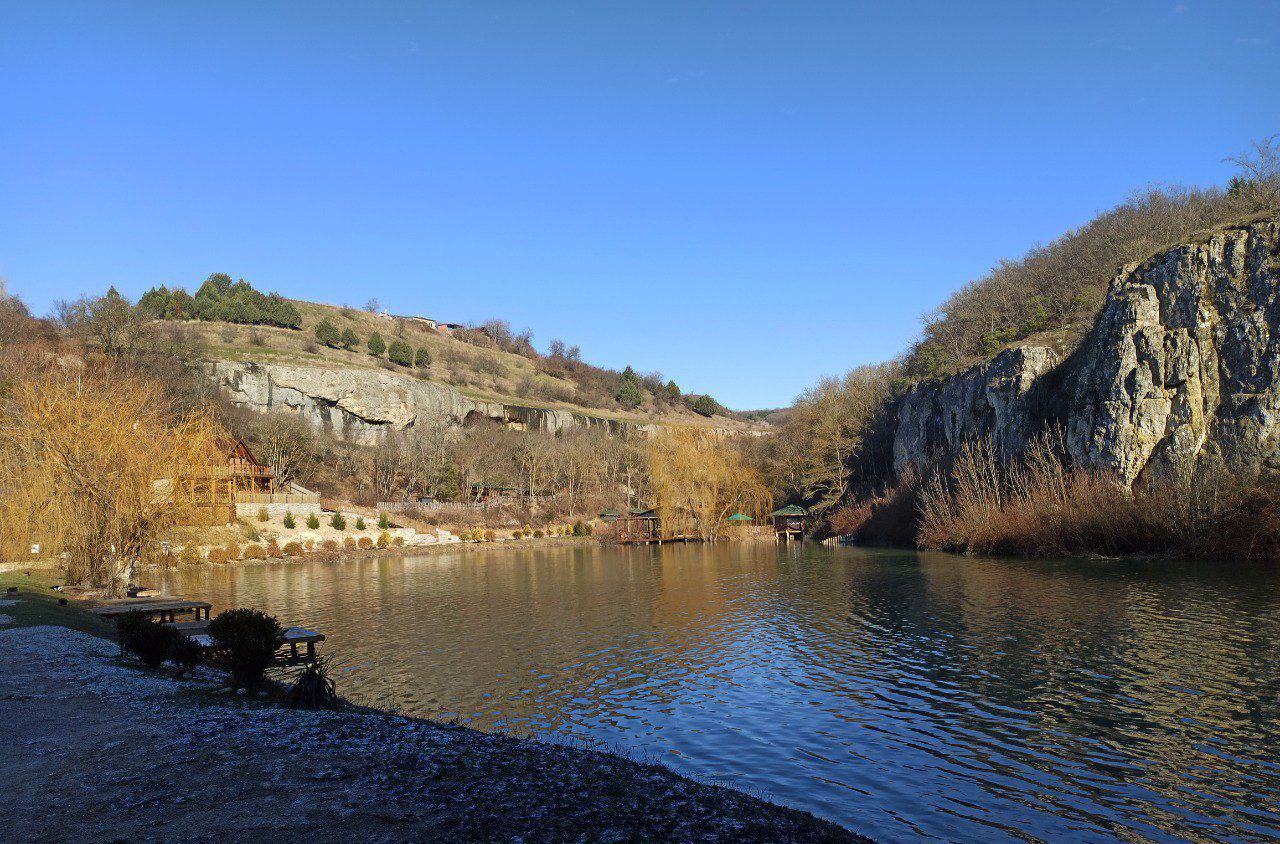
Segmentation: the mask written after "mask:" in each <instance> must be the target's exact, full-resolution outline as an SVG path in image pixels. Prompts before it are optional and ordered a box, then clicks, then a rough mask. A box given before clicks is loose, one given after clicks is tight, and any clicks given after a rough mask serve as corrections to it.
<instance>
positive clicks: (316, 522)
mask: <svg viewBox="0 0 1280 844" xmlns="http://www.w3.org/2000/svg"><path fill="white" fill-rule="evenodd" d="M307 527H309V528H311V529H312V530H318V529H319V528H320V517H319V516H317V515H316V514H315V513H312V514H311V515H310V516H307Z"/></svg>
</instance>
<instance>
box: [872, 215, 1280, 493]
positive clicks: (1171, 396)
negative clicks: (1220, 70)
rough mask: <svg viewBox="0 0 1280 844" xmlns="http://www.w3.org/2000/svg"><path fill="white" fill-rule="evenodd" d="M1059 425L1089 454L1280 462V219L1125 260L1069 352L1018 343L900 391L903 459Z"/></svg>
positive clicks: (1098, 462)
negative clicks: (930, 381) (1087, 328)
mask: <svg viewBox="0 0 1280 844" xmlns="http://www.w3.org/2000/svg"><path fill="white" fill-rule="evenodd" d="M1049 425H1057V426H1059V427H1061V429H1062V430H1063V431H1064V432H1065V434H1066V441H1067V449H1068V451H1069V453H1070V455H1071V458H1072V460H1073V461H1074V462H1075V463H1076V464H1077V465H1080V466H1088V467H1095V468H1105V469H1110V470H1114V471H1115V472H1116V473H1117V474H1118V475H1119V477H1120V478H1121V479H1122V480H1123V481H1124V482H1125V483H1129V484H1131V483H1133V482H1134V481H1135V480H1137V479H1138V478H1139V477H1141V476H1142V475H1143V473H1144V472H1163V471H1168V470H1180V471H1187V470H1190V471H1202V470H1204V469H1206V468H1208V467H1210V466H1214V465H1226V466H1228V467H1230V468H1232V469H1233V470H1245V471H1256V470H1261V471H1276V470H1280V221H1276V220H1264V221H1259V222H1254V223H1250V224H1248V225H1241V226H1237V227H1233V228H1229V229H1226V230H1224V231H1221V232H1217V233H1215V234H1213V235H1211V236H1208V237H1206V238H1205V239H1204V240H1203V241H1198V242H1194V243H1186V244H1182V245H1179V246H1176V247H1173V248H1171V249H1168V250H1165V251H1163V252H1160V253H1159V254H1157V255H1155V256H1153V257H1152V258H1150V259H1149V260H1147V261H1145V262H1142V263H1140V264H1132V265H1129V266H1126V267H1124V268H1122V269H1121V271H1120V272H1119V274H1118V275H1117V276H1116V278H1115V279H1114V281H1113V282H1112V284H1111V288H1110V291H1109V293H1108V296H1107V300H1106V303H1105V305H1104V307H1103V310H1102V312H1101V314H1100V315H1099V317H1098V319H1097V323H1096V324H1095V326H1094V327H1093V330H1092V331H1091V332H1090V334H1089V335H1088V336H1087V337H1086V338H1085V340H1084V341H1083V342H1082V343H1081V345H1080V346H1079V347H1078V348H1077V349H1075V350H1074V352H1073V353H1072V354H1071V355H1070V356H1069V357H1067V358H1066V359H1065V360H1060V359H1059V356H1058V355H1057V354H1055V353H1054V352H1053V350H1051V349H1049V348H1047V347H1044V346H1039V345H1030V344H1028V345H1023V346H1020V347H1017V348H1013V349H1007V350H1005V351H1004V352H1002V353H1001V354H999V355H997V356H996V357H995V358H994V359H993V360H991V361H989V362H987V363H984V364H981V365H979V366H976V367H974V368H972V369H970V370H968V371H966V372H964V373H961V374H960V375H957V376H955V377H953V378H950V379H947V380H945V381H942V382H940V383H933V384H926V385H921V386H918V387H916V388H915V389H913V390H912V391H911V392H910V393H908V395H907V396H906V397H905V398H904V399H903V401H902V403H901V405H900V411H899V416H898V425H897V431H896V435H895V439H894V466H895V468H897V469H898V470H901V469H903V468H906V467H907V466H909V465H913V464H915V465H919V464H921V463H923V462H925V461H927V460H929V459H930V458H931V457H933V456H937V455H940V454H947V453H954V452H955V450H956V449H957V448H958V447H959V446H960V444H961V443H962V442H964V440H965V439H967V438H971V437H975V436H982V435H990V436H992V437H993V438H994V439H995V440H996V442H997V443H998V444H999V445H1000V447H1002V448H1003V449H1005V450H1006V451H1007V452H1016V451H1017V450H1018V449H1020V448H1021V447H1022V446H1023V445H1025V443H1026V441H1027V439H1028V437H1029V436H1030V435H1031V434H1032V433H1034V432H1035V431H1036V430H1039V429H1042V428H1044V427H1047V426H1049Z"/></svg>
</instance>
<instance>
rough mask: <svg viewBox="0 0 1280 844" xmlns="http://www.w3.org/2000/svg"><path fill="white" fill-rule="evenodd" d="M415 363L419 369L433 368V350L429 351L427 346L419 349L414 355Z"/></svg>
mask: <svg viewBox="0 0 1280 844" xmlns="http://www.w3.org/2000/svg"><path fill="white" fill-rule="evenodd" d="M413 365H414V366H416V367H418V369H430V368H431V352H429V351H427V348H426V347H425V346H424V347H422V348H421V349H418V351H417V354H415V355H414V356H413Z"/></svg>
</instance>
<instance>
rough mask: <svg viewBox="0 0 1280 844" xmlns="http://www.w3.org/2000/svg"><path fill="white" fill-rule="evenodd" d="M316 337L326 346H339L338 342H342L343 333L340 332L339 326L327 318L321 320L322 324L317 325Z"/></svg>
mask: <svg viewBox="0 0 1280 844" xmlns="http://www.w3.org/2000/svg"><path fill="white" fill-rule="evenodd" d="M316 339H317V340H319V341H320V342H321V343H324V344H325V345H326V346H329V347H331V348H334V349H336V348H338V344H340V343H341V342H342V335H341V334H339V333H338V327H337V326H336V325H334V324H333V323H331V322H329V320H327V319H322V320H320V324H319V325H317V326H316Z"/></svg>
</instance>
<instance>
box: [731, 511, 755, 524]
mask: <svg viewBox="0 0 1280 844" xmlns="http://www.w3.org/2000/svg"><path fill="white" fill-rule="evenodd" d="M725 521H726V522H728V523H729V524H731V525H749V524H751V523H752V522H754V521H755V519H753V518H751V517H750V516H744V515H743V514H742V513H734V514H733V515H732V516H730V517H729V518H727V519H725Z"/></svg>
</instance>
